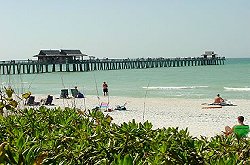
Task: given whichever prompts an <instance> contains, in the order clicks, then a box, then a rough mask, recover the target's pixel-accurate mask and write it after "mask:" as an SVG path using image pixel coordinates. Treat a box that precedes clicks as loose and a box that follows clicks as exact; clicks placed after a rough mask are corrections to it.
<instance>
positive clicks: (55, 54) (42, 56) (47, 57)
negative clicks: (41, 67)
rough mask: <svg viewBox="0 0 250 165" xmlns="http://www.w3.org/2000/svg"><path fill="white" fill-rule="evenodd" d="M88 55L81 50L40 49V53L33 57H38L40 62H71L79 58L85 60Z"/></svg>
mask: <svg viewBox="0 0 250 165" xmlns="http://www.w3.org/2000/svg"><path fill="white" fill-rule="evenodd" d="M84 56H87V55H86V54H82V52H81V51H80V50H69V49H61V50H40V52H39V54H37V55H34V56H33V57H38V61H39V62H47V63H66V62H68V63H70V62H74V61H77V60H83V57H84Z"/></svg>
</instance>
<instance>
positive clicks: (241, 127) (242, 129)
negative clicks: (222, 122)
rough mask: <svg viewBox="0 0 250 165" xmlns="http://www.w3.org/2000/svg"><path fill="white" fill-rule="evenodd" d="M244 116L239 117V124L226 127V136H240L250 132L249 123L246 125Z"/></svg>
mask: <svg viewBox="0 0 250 165" xmlns="http://www.w3.org/2000/svg"><path fill="white" fill-rule="evenodd" d="M243 122H244V117H243V116H239V117H238V123H239V124H238V125H235V126H233V127H232V128H230V127H229V126H226V127H225V132H223V133H224V134H225V135H226V136H228V135H231V134H233V133H234V134H236V136H237V137H238V138H241V137H245V136H247V134H248V132H249V125H245V124H244V123H243Z"/></svg>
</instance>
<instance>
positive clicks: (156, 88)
mask: <svg viewBox="0 0 250 165" xmlns="http://www.w3.org/2000/svg"><path fill="white" fill-rule="evenodd" d="M142 88H144V89H150V90H181V89H195V88H208V86H179V87H142Z"/></svg>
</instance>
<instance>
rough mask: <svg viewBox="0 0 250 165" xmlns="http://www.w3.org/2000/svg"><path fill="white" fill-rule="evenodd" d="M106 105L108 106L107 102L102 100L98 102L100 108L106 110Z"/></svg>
mask: <svg viewBox="0 0 250 165" xmlns="http://www.w3.org/2000/svg"><path fill="white" fill-rule="evenodd" d="M108 107H109V103H105V102H102V103H101V104H100V109H105V110H107V109H108Z"/></svg>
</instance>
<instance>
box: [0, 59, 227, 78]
mask: <svg viewBox="0 0 250 165" xmlns="http://www.w3.org/2000/svg"><path fill="white" fill-rule="evenodd" d="M224 61H225V57H215V58H203V57H184V58H136V59H130V58H126V59H109V58H105V59H88V60H74V61H70V62H59V61H54V62H51V63H48V62H41V61H38V60H11V61H0V74H2V75H6V74H35V73H50V72H88V71H95V70H119V69H145V68H158V67H185V66H203V65H224Z"/></svg>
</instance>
